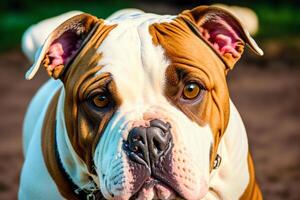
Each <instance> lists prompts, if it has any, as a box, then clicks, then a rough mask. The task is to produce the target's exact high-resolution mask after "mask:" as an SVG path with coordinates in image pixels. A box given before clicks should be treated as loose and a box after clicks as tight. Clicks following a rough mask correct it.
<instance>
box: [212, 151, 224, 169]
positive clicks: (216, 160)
mask: <svg viewBox="0 0 300 200" xmlns="http://www.w3.org/2000/svg"><path fill="white" fill-rule="evenodd" d="M221 162H222V158H221V156H220V155H219V154H217V155H216V159H215V160H214V167H213V169H218V168H219V167H220V165H221Z"/></svg>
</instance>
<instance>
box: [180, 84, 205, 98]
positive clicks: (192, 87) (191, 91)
mask: <svg viewBox="0 0 300 200" xmlns="http://www.w3.org/2000/svg"><path fill="white" fill-rule="evenodd" d="M200 91H201V88H200V86H199V85H198V84H197V83H188V84H186V85H185V86H184V88H183V92H182V96H183V98H184V99H188V100H191V99H194V98H196V97H197V96H198V95H199V93H200Z"/></svg>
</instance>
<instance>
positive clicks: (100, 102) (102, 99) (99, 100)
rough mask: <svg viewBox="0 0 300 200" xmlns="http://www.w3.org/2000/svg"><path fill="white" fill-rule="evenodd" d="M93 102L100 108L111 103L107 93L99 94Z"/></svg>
mask: <svg viewBox="0 0 300 200" xmlns="http://www.w3.org/2000/svg"><path fill="white" fill-rule="evenodd" d="M92 103H93V104H94V106H96V107H98V108H105V107H106V106H108V104H109V97H108V96H107V95H106V94H99V95H96V96H94V97H93V99H92Z"/></svg>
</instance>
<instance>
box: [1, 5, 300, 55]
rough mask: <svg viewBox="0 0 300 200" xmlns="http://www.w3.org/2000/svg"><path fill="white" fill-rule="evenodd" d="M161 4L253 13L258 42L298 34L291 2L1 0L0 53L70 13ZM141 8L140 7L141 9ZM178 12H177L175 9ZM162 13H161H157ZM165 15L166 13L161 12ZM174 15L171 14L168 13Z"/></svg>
mask: <svg viewBox="0 0 300 200" xmlns="http://www.w3.org/2000/svg"><path fill="white" fill-rule="evenodd" d="M147 3H148V4H149V5H150V6H153V5H151V4H154V5H157V4H158V5H159V4H164V5H166V6H167V7H171V8H172V7H173V8H174V9H173V10H174V11H175V10H176V9H178V11H180V10H181V9H185V8H192V7H194V6H196V5H200V4H213V3H225V4H228V5H240V6H247V7H249V8H251V9H253V10H254V11H255V12H256V13H257V15H258V17H259V22H260V27H259V32H258V34H257V36H256V37H257V38H258V39H270V38H276V39H280V40H284V41H287V42H289V41H291V39H294V38H296V37H298V36H299V33H300V15H299V12H300V9H299V8H300V6H299V5H300V2H299V1H296V0H293V1H276V0H273V1H271V0H269V1H258V0H253V1H237V0H232V1H196V0H185V1H184V0H173V1H172V0H160V1H157V0H156V1H153V0H152V1H150V0H148V1H143V0H139V1H133V0H81V1H80V0H64V1H59V0H1V1H0V24H1V26H0V34H1V35H2V37H0V43H1V45H0V51H3V50H7V49H9V48H12V47H16V46H17V45H19V44H20V38H21V35H22V33H23V32H24V30H25V29H26V28H28V26H30V25H32V24H34V23H36V22H38V21H40V20H42V19H45V18H48V17H52V16H55V15H58V14H61V13H63V12H66V11H70V10H82V11H85V12H88V13H91V14H94V15H96V16H98V17H102V18H105V17H107V16H108V15H109V14H111V13H112V12H113V11H115V10H118V9H120V8H126V7H143V6H144V5H146V6H147ZM141 5H142V6H141ZM179 8H180V9H179ZM158 12H160V13H164V10H160V11H158ZM165 13H167V12H165ZM172 14H175V13H172Z"/></svg>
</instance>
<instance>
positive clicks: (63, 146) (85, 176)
mask: <svg viewBox="0 0 300 200" xmlns="http://www.w3.org/2000/svg"><path fill="white" fill-rule="evenodd" d="M64 102H65V91H64V89H63V88H62V90H61V92H60V96H59V99H58V103H57V112H56V142H57V148H58V153H59V157H60V161H61V163H62V166H63V168H64V169H65V171H66V173H67V174H68V175H69V176H70V177H71V179H72V181H73V182H74V183H75V184H76V185H77V186H78V187H79V188H82V189H90V187H91V184H90V183H91V181H90V179H89V177H91V178H93V180H94V181H97V180H98V179H97V178H95V177H93V176H94V175H92V174H90V173H89V172H88V169H87V166H86V164H85V163H84V162H83V161H82V160H81V159H80V157H79V156H78V155H77V154H76V152H75V150H74V148H73V147H72V144H71V142H70V140H69V137H68V133H67V129H66V124H65V115H64ZM97 184H99V183H97Z"/></svg>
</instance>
